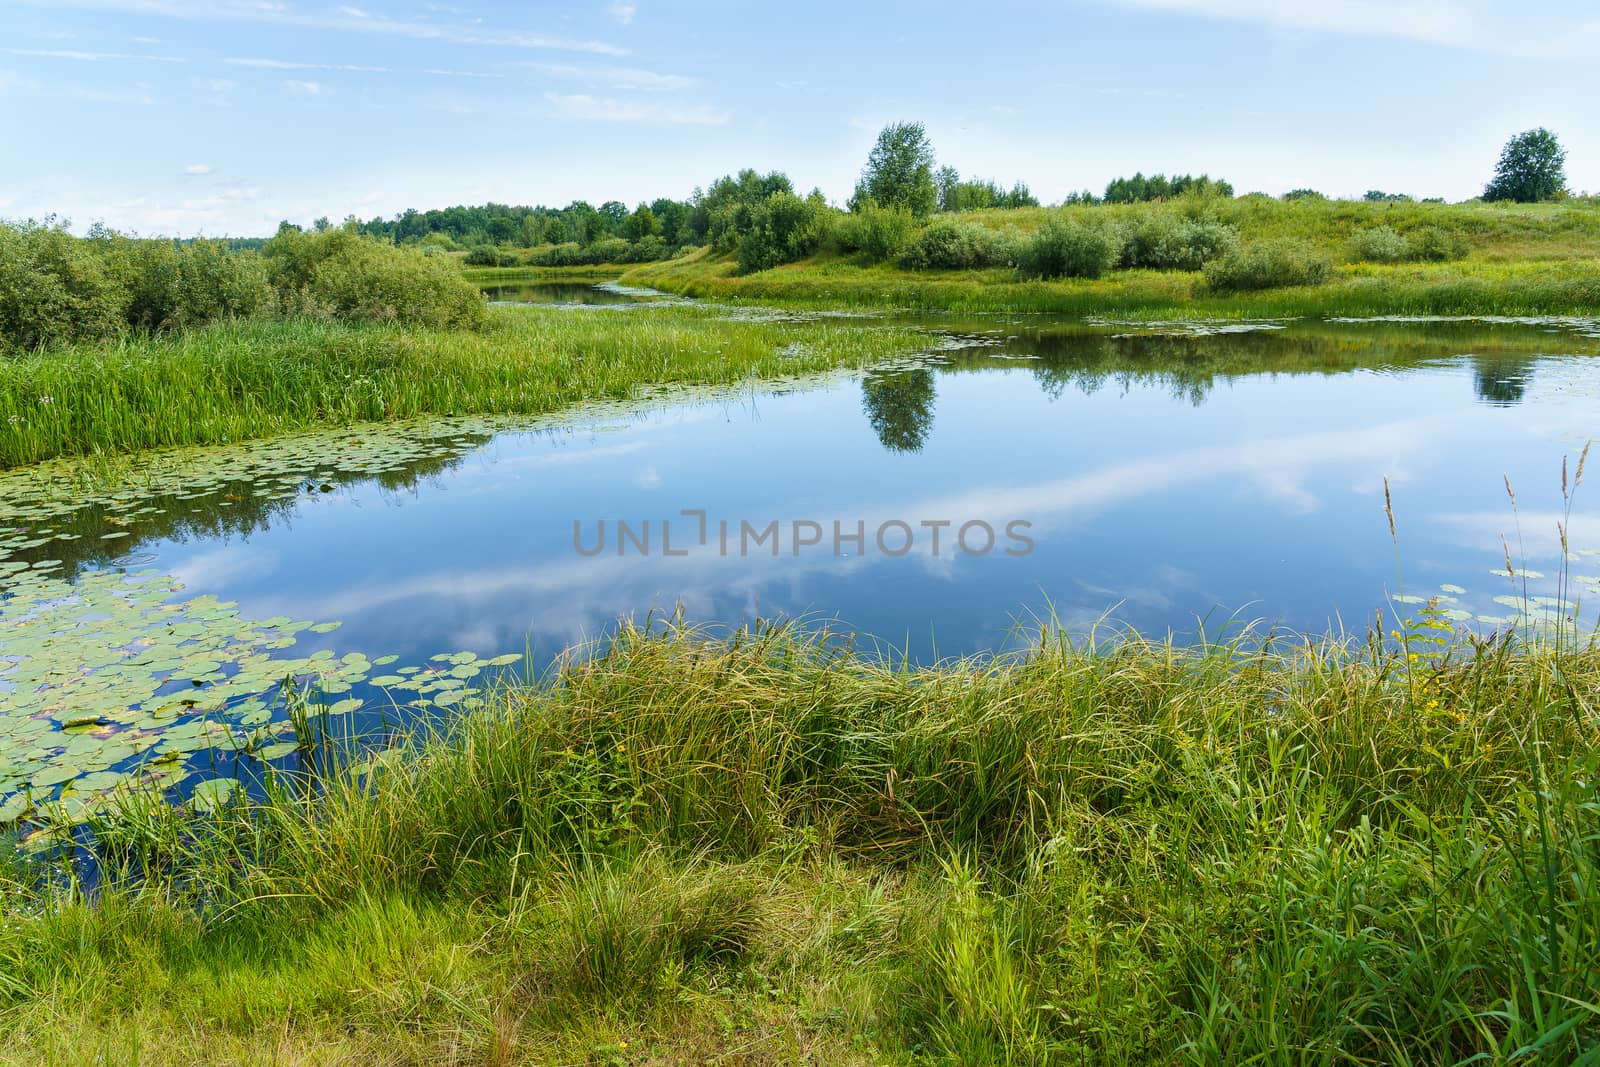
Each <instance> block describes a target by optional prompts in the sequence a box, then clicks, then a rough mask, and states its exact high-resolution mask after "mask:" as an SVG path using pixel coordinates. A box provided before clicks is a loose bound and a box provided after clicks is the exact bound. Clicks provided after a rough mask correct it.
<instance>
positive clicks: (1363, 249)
mask: <svg viewBox="0 0 1600 1067" xmlns="http://www.w3.org/2000/svg"><path fill="white" fill-rule="evenodd" d="M1350 255H1351V257H1352V258H1354V259H1358V260H1364V261H1366V262H1368V263H1402V262H1404V261H1406V260H1408V259H1410V258H1412V255H1413V252H1412V248H1411V242H1410V241H1408V240H1406V236H1405V234H1403V233H1401V232H1400V231H1399V230H1397V229H1395V228H1394V227H1392V226H1369V227H1367V228H1366V229H1364V230H1357V231H1356V232H1355V235H1354V236H1353V237H1351V238H1350Z"/></svg>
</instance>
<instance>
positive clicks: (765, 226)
mask: <svg viewBox="0 0 1600 1067" xmlns="http://www.w3.org/2000/svg"><path fill="white" fill-rule="evenodd" d="M834 214H835V212H834V211H833V209H831V208H829V207H828V203H827V201H826V200H824V199H823V197H822V194H821V193H820V192H814V193H812V194H811V195H810V196H808V197H806V198H805V199H804V200H802V199H800V197H798V196H795V195H794V194H793V193H787V192H777V193H773V194H772V195H771V196H769V197H767V198H766V199H765V200H763V201H760V202H759V203H756V204H754V205H752V206H750V207H748V208H745V209H744V211H743V213H742V214H741V216H740V219H739V224H740V230H741V233H740V236H739V270H740V271H741V272H743V273H746V274H749V273H751V272H753V271H758V270H767V269H768V268H770V267H776V266H778V265H779V264H780V263H792V262H794V261H795V260H797V259H804V258H805V257H806V256H809V255H810V254H811V253H813V252H815V251H816V250H817V248H818V246H819V245H821V244H822V240H823V238H824V237H826V236H827V234H828V228H829V225H830V223H831V222H832V217H833V215H834Z"/></svg>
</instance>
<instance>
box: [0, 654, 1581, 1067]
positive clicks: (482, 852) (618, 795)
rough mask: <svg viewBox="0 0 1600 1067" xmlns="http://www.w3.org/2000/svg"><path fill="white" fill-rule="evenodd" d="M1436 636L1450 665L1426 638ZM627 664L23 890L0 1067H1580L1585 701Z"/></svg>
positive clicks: (1254, 669) (118, 829)
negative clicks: (76, 885)
mask: <svg viewBox="0 0 1600 1067" xmlns="http://www.w3.org/2000/svg"><path fill="white" fill-rule="evenodd" d="M1419 632H1422V633H1429V632H1431V631H1428V630H1426V629H1423V630H1421V631H1419ZM1410 647H1411V648H1412V650H1413V651H1414V652H1416V655H1408V654H1406V653H1405V652H1404V651H1403V650H1401V651H1386V650H1385V649H1384V648H1383V647H1382V646H1379V645H1377V644H1370V643H1362V644H1357V645H1354V646H1335V645H1312V646H1298V647H1278V648H1272V649H1269V650H1265V651H1263V650H1260V649H1259V647H1258V648H1256V649H1255V650H1249V649H1246V648H1244V647H1240V646H1235V647H1210V648H1200V649H1188V650H1180V649H1176V648H1172V647H1168V646H1165V645H1159V644H1145V643H1141V642H1138V641H1129V642H1126V643H1122V644H1118V645H1115V646H1110V647H1105V646H1103V647H1101V648H1100V649H1099V650H1097V651H1093V652H1091V651H1086V650H1081V649H1075V648H1072V647H1068V646H1065V645H1062V644H1060V643H1058V642H1057V641H1056V640H1055V639H1053V638H1049V639H1046V640H1045V641H1043V642H1042V643H1041V644H1040V645H1039V646H1038V647H1037V648H1036V650H1035V651H1034V652H1033V653H1032V654H1030V655H1028V656H1025V657H1022V658H1018V659H1011V660H1002V661H983V662H965V663H956V664H947V665H944V666H942V667H939V668H934V669H926V670H894V669H891V668H886V667H884V666H882V665H880V664H879V663H878V662H877V661H869V660H866V659H863V658H860V657H857V656H855V655H853V654H851V653H849V652H848V651H846V650H844V649H843V648H841V647H839V646H838V645H836V644H834V643H831V642H828V641H825V640H820V639H814V638H809V637H804V636H797V635H796V634H794V633H792V632H789V631H778V632H765V633H761V634H741V635H738V636H736V637H734V638H732V639H730V640H707V639H705V638H704V637H702V636H700V635H696V634H694V633H684V632H676V631H672V632H667V633H660V632H657V633H656V634H654V635H650V634H644V633H640V632H638V631H633V630H624V631H623V632H622V634H621V635H620V637H619V638H618V639H617V640H616V641H615V642H614V643H613V644H612V645H611V646H610V647H609V648H606V649H603V650H601V653H600V654H599V655H598V656H596V657H594V658H592V659H589V660H586V661H582V662H578V661H574V662H572V663H570V664H569V665H567V666H566V667H565V668H564V669H563V670H561V671H560V672H559V674H558V675H557V674H552V675H550V676H549V677H547V679H546V680H545V681H543V682H542V683H540V684H539V685H537V686H533V687H512V688H506V689H504V690H502V691H500V692H498V693H497V694H496V695H494V696H493V697H492V698H490V700H489V702H488V704H487V706H485V707H483V708H481V709H477V710H475V711H472V712H468V713H467V715H466V717H465V718H463V719H462V720H461V721H460V722H459V723H458V725H457V726H456V727H455V729H454V731H453V732H452V734H451V735H449V736H441V737H437V738H434V739H431V740H429V739H423V740H419V741H417V742H415V744H414V745H413V746H412V747H411V748H410V749H409V750H408V751H404V752H402V753H400V754H399V756H398V757H397V758H395V759H394V760H392V761H388V762H384V763H381V764H379V765H378V766H377V768H376V769H375V770H374V771H373V772H372V773H371V774H370V775H369V776H367V777H363V778H350V779H343V778H341V779H338V780H335V781H332V782H330V783H328V787H327V790H326V793H325V794H324V795H323V796H322V797H321V798H320V799H317V800H307V799H303V798H297V795H296V792H295V790H294V789H293V788H291V786H290V784H289V783H283V784H282V786H281V788H280V790H279V792H278V794H277V795H276V796H275V797H274V798H273V799H272V800H270V801H268V802H266V803H261V804H257V805H255V806H254V807H251V808H244V807H234V808H231V809H228V810H225V811H223V812H221V813H220V814H218V815H216V816H214V817H211V818H209V819H205V820H201V821H199V822H198V823H197V822H193V821H190V818H191V817H189V816H186V815H184V814H183V813H182V812H180V811H177V810H175V809H172V808H169V807H163V806H161V805H159V804H154V803H150V804H144V805H136V806H134V807H133V808H131V809H130V812H129V816H128V817H127V818H126V819H125V820H124V821H123V822H121V823H119V824H116V825H115V826H107V827H104V828H103V829H102V839H103V841H104V842H105V846H106V851H107V853H108V856H109V857H110V860H109V868H108V878H109V883H110V884H109V887H108V888H106V889H105V890H104V891H103V894H102V896H101V899H100V900H99V901H98V902H97V903H95V904H93V905H88V904H82V903H78V902H75V901H74V900H73V899H71V897H70V895H65V896H64V895H63V892H64V891H62V890H56V891H51V890H49V889H45V888H41V887H40V884H39V883H38V882H36V881H34V880H32V879H31V877H30V876H29V875H27V874H26V873H24V872H21V871H18V872H17V873H16V875H15V876H14V877H13V879H12V880H11V882H9V883H7V884H5V885H4V888H0V908H3V909H4V914H3V916H0V918H3V921H0V1005H3V1007H0V1028H3V1030H4V1031H5V1035H6V1037H5V1046H4V1047H5V1049H6V1054H7V1055H8V1056H11V1057H15V1059H16V1061H17V1062H47V1061H53V1062H65V1061H74V1062H80V1061H82V1060H84V1059H85V1058H87V1057H93V1056H96V1055H98V1056H101V1057H102V1058H103V1059H104V1060H105V1061H106V1062H132V1061H133V1060H134V1059H135V1058H137V1060H138V1062H140V1063H167V1062H172V1063H177V1062H184V1063H188V1062H194V1061H195V1060H196V1059H212V1060H216V1061H219V1062H220V1061H225V1062H230V1063H268V1062H308V1063H309V1062H316V1063H354V1062H362V1063H372V1062H380V1063H413V1062H417V1063H420V1062H428V1063H437V1062H447V1063H510V1062H537V1063H587V1064H635V1063H637V1064H645V1063H679V1062H705V1061H712V1062H738V1063H793V1062H800V1061H808V1062H818V1063H923V1062H926V1063H960V1064H993V1063H1033V1064H1045V1063H1074V1064H1075V1063H1081V1062H1090V1063H1130V1064H1132V1063H1138V1064H1144V1063H1179V1062H1191V1063H1210V1064H1235V1063H1243V1062H1256V1063H1286V1064H1287V1063H1308V1062H1309V1063H1411V1064H1420V1063H1430V1064H1431V1063H1461V1062H1469V1061H1473V1060H1474V1059H1476V1061H1477V1062H1511V1061H1515V1062H1519V1063H1523V1062H1526V1063H1563V1064H1565V1063H1577V1062H1593V1061H1594V1058H1595V1057H1596V1056H1597V1055H1600V1052H1597V1049H1600V968H1597V964H1596V957H1595V954H1594V952H1593V946H1594V945H1595V944H1596V943H1597V941H1600V805H1597V803H1596V800H1595V797H1594V795H1593V781H1594V774H1595V771H1596V756H1595V754H1594V745H1595V741H1596V727H1595V721H1594V717H1593V707H1592V694H1593V693H1594V692H1595V688H1596V685H1597V684H1600V656H1597V655H1596V654H1595V653H1594V652H1593V651H1592V650H1590V651H1586V652H1576V653H1574V652H1557V651H1555V650H1552V649H1523V650H1518V649H1514V648H1512V647H1509V646H1506V645H1501V644H1488V645H1475V646H1474V645H1466V646H1458V647H1454V648H1452V649H1451V650H1450V651H1448V652H1441V651H1439V649H1438V647H1437V646H1435V645H1433V644H1430V643H1426V642H1421V641H1418V642H1413V643H1411V645H1410Z"/></svg>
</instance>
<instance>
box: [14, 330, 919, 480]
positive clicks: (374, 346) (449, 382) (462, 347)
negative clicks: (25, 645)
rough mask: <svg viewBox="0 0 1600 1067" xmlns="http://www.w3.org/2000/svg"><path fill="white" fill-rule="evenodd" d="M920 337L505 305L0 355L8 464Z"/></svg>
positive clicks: (598, 387)
mask: <svg viewBox="0 0 1600 1067" xmlns="http://www.w3.org/2000/svg"><path fill="white" fill-rule="evenodd" d="M921 341H922V335H921V334H919V333H916V332H913V331H910V330H904V329H892V328H885V327H882V326H873V325H870V324H861V323H849V322H841V321H822V322H761V321H751V320H737V321H735V320H730V319H728V318H726V317H725V316H719V315H718V313H716V312H715V311H712V310H709V309H701V308H682V307H678V308H636V309H629V310H628V311H627V312H622V313H595V314H572V313H570V312H562V311H560V310H553V309H547V308H545V309H541V308H493V309H489V312H488V324H487V326H486V327H485V328H484V329H481V330H467V329H437V328H427V327H423V326H418V325H399V324H351V323H339V322H329V321H325V320H308V319H286V320H265V321H249V322H240V323H230V324H226V325H219V326H214V327H210V328H207V329H203V330H191V331H185V332H183V333H181V334H178V335H176V336H172V337H158V338H133V339H125V340H122V341H119V342H114V343H109V344H98V343H97V344H86V345H80V346H75V347H70V348H60V349H51V350H43V351H36V352H32V353H28V354H24V355H19V356H15V357H12V358H9V359H4V360H0V465H16V464H22V463H30V462H35V461H38V460H42V459H47V458H49V457H51V456H57V455H77V454H87V453H101V452H124V451H131V450H135V449H141V448H154V447H162V446H169V445H190V444H213V443H218V442H226V441H239V440H243V439H246V438H252V437H265V436H270V435H272V434H276V433H283V432H285V431H289V430H294V429H301V428H305V427H310V426H318V425H333V424H341V423H347V422H353V421H361V420H375V419H391V418H403V417H406V416H411V415H420V414H448V413H454V414H469V413H541V412H548V411H553V410H556V409H558V408H561V407H563V406H565V405H569V404H574V403H578V402H581V401H584V400H594V399H607V398H627V397H630V396H632V395H634V394H635V393H636V392H637V391H638V390H639V389H640V388H641V387H643V386H647V385H665V384H673V383H692V384H720V383H728V382H734V381H738V380H740V379H742V378H746V377H751V376H762V377H779V376H783V375H792V374H800V373H806V372H814V371H817V370H822V369H827V368H832V367H837V366H841V365H846V364H854V363H859V362H863V361H866V360H870V359H874V358H882V357H883V356H886V355H890V354H897V353H901V352H905V351H908V350H910V349H912V348H914V347H916V346H917V345H918V344H920V343H921Z"/></svg>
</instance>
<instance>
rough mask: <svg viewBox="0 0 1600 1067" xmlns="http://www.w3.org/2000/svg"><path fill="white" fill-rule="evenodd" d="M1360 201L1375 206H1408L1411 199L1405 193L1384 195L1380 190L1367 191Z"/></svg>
mask: <svg viewBox="0 0 1600 1067" xmlns="http://www.w3.org/2000/svg"><path fill="white" fill-rule="evenodd" d="M1361 199H1363V200H1365V201H1367V202H1368V203H1376V204H1408V203H1410V202H1411V199H1412V198H1411V197H1409V196H1407V195H1406V194H1405V193H1386V192H1384V191H1383V190H1382V189H1368V190H1367V191H1366V193H1365V194H1364V195H1363V196H1362V197H1361Z"/></svg>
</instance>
